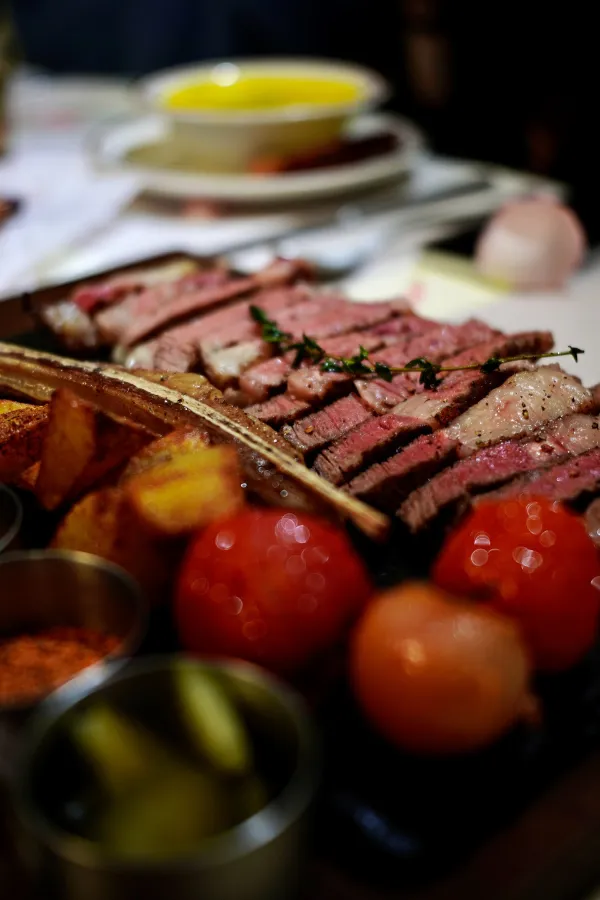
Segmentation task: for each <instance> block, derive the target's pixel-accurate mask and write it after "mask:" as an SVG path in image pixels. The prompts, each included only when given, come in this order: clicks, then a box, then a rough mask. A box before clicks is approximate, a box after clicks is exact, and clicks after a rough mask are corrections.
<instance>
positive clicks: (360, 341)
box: [240, 314, 439, 401]
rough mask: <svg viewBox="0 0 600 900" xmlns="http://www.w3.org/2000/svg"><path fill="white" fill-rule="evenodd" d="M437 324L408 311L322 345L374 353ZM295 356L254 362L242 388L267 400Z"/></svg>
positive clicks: (333, 350) (332, 350)
mask: <svg viewBox="0 0 600 900" xmlns="http://www.w3.org/2000/svg"><path fill="white" fill-rule="evenodd" d="M437 327H439V326H438V324H437V323H436V322H432V321H431V320H429V319H422V318H421V317H420V316H415V315H412V314H410V315H409V314H407V315H402V316H396V317H395V318H389V319H387V320H386V321H384V322H383V323H381V324H379V325H374V326H372V327H370V328H368V329H366V330H365V331H356V332H351V333H350V334H347V335H342V336H341V337H332V338H327V339H325V340H323V341H321V346H322V347H323V349H324V350H325V352H326V353H328V354H330V355H331V356H353V355H354V354H356V353H358V351H359V349H360V347H361V346H363V347H365V349H366V350H368V351H369V353H372V352H374V351H375V350H378V349H379V348H380V347H387V346H390V345H391V344H393V343H396V342H397V341H399V340H401V339H402V338H407V337H411V336H416V335H418V334H424V333H425V332H426V331H430V330H431V329H433V328H437ZM294 356H295V354H294V353H288V354H286V355H285V356H276V357H273V358H272V359H268V360H266V361H265V362H262V363H259V364H258V365H256V366H252V367H251V368H250V369H248V370H247V371H246V372H244V373H243V375H242V376H241V378H240V388H241V389H242V390H243V391H244V392H245V393H246V394H247V395H248V397H249V398H251V399H252V400H255V401H258V400H266V399H267V397H268V396H269V395H270V394H271V393H273V392H274V391H276V390H277V389H278V388H281V387H282V386H283V385H284V384H285V382H286V379H287V378H288V376H289V375H290V374H291V373H292V372H293V368H292V362H293V360H294ZM307 367H308V366H307V365H304V366H303V368H307Z"/></svg>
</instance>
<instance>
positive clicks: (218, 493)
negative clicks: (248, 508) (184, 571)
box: [124, 446, 245, 537]
mask: <svg viewBox="0 0 600 900" xmlns="http://www.w3.org/2000/svg"><path fill="white" fill-rule="evenodd" d="M242 477H243V476H242V472H241V469H240V465H239V461H238V457H237V453H236V452H235V450H234V449H233V447H225V446H221V447H210V448H205V449H201V450H198V449H196V450H183V451H182V452H179V453H178V454H175V455H174V456H173V457H172V458H171V459H170V460H168V461H166V462H158V463H157V464H156V465H154V466H153V467H151V468H149V469H147V470H146V471H145V472H140V473H139V474H138V475H135V476H132V477H131V478H129V480H127V481H126V483H125V486H124V490H125V494H126V496H127V499H128V502H129V504H130V506H131V508H132V509H133V510H134V511H135V514H136V515H137V517H138V518H139V520H140V522H142V523H143V524H144V525H145V526H146V527H147V528H149V529H151V530H152V531H153V532H155V533H156V534H160V535H165V536H172V537H175V536H178V535H180V536H182V535H186V534H190V533H192V532H193V531H196V530H197V529H199V528H204V527H205V526H206V525H208V524H209V522H212V521H214V520H215V519H217V518H223V517H225V516H228V515H231V514H233V513H234V512H236V511H237V510H238V509H240V508H241V507H242V506H243V504H244V499H245V497H244V490H243V488H242V487H241V483H242Z"/></svg>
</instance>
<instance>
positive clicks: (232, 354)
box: [203, 297, 398, 385]
mask: <svg viewBox="0 0 600 900" xmlns="http://www.w3.org/2000/svg"><path fill="white" fill-rule="evenodd" d="M288 312H291V313H293V315H292V316H291V317H290V318H289V319H288V320H284V319H283V318H279V319H278V325H279V327H280V328H281V329H282V330H285V331H286V332H287V333H288V334H289V335H290V336H291V337H292V338H293V339H294V340H301V339H302V336H303V335H304V334H308V335H310V336H311V337H313V338H315V339H316V340H318V341H321V340H322V339H324V338H329V337H333V336H336V335H344V334H345V333H346V332H350V331H353V330H354V329H361V328H367V327H368V326H369V325H373V324H375V323H377V322H379V321H382V320H385V319H386V318H389V317H390V316H393V315H397V312H398V310H397V308H395V307H394V305H393V304H391V303H370V304H358V303H352V302H351V301H348V300H342V299H339V298H337V297H334V298H326V297H323V298H321V299H320V301H316V300H315V301H313V302H312V303H310V304H309V305H308V306H305V307H303V309H302V312H303V313H304V314H303V315H298V313H297V311H296V310H289V311H288ZM357 351H358V346H357ZM272 352H273V344H270V343H267V342H266V341H248V342H246V344H245V346H242V344H237V345H236V346H234V347H228V348H226V349H224V350H218V351H217V352H216V353H209V354H207V353H203V362H204V368H205V370H206V373H207V374H208V376H209V377H211V378H213V379H215V381H216V383H217V384H221V385H222V384H227V383H230V382H231V381H232V380H237V379H238V378H239V376H240V375H241V374H242V372H243V371H244V369H245V368H248V366H250V365H252V363H255V362H257V361H259V360H262V359H265V358H267V357H270V356H271V354H272ZM236 360H237V364H236ZM224 373H227V382H224V380H223V378H224Z"/></svg>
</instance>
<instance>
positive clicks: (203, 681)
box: [71, 663, 269, 860]
mask: <svg viewBox="0 0 600 900" xmlns="http://www.w3.org/2000/svg"><path fill="white" fill-rule="evenodd" d="M174 684H175V688H176V696H177V700H178V704H179V710H180V713H181V715H182V722H183V724H184V726H185V730H186V732H187V735H188V740H189V742H190V749H191V750H192V751H193V752H194V753H195V754H196V755H197V757H198V761H197V763H196V764H194V762H192V761H189V760H188V757H187V755H185V754H184V752H182V754H181V756H180V755H179V753H178V751H177V749H176V748H175V747H171V746H170V745H169V744H168V743H166V742H165V743H163V742H162V741H161V739H160V738H159V737H157V736H155V735H154V734H153V733H152V732H150V731H148V730H147V728H146V727H144V726H142V725H138V724H137V723H136V722H133V721H131V720H130V719H129V718H128V717H127V716H125V715H124V714H122V713H121V712H119V711H118V710H116V709H114V708H113V707H111V706H109V705H108V704H107V703H97V704H96V705H92V706H90V707H89V708H88V709H85V710H83V711H82V712H81V713H80V714H79V715H77V716H76V717H75V718H74V719H73V721H72V723H71V736H72V738H73V740H74V742H75V745H76V747H77V748H78V750H79V752H80V753H81V754H82V756H83V757H84V758H85V759H87V760H88V762H89V763H90V764H91V766H92V769H93V772H94V773H95V778H94V782H95V788H93V790H94V791H97V792H98V803H97V813H96V814H95V815H94V821H93V822H91V823H90V830H89V835H90V837H92V838H93V839H94V840H97V841H98V842H99V843H100V844H101V845H102V847H103V849H104V850H105V851H106V852H107V853H108V854H109V855H110V856H111V857H114V858H117V859H123V860H141V859H150V858H152V859H157V858H170V857H171V858H172V857H177V856H182V855H186V854H192V853H194V851H197V850H198V848H199V845H200V844H201V842H202V841H203V840H205V839H206V838H210V837H212V836H215V835H218V834H220V833H221V832H223V831H226V830H227V829H229V828H232V827H234V826H235V825H237V824H239V823H240V822H242V821H244V820H245V819H247V818H249V817H250V816H253V815H255V813H257V812H259V810H260V809H262V808H263V807H264V806H265V805H266V804H267V803H268V801H269V793H268V790H267V786H266V784H265V783H264V781H263V780H262V779H261V778H260V776H259V775H258V773H256V772H255V771H254V760H253V752H252V744H251V739H250V736H249V734H248V732H247V729H246V726H245V723H244V721H243V719H242V717H241V716H240V715H239V713H238V711H237V709H236V707H235V704H234V703H232V701H231V700H230V699H229V697H228V696H227V692H226V689H225V688H224V687H222V686H221V684H220V682H219V681H218V679H217V678H215V677H214V676H213V675H212V674H211V673H205V672H200V671H198V670H197V669H195V668H194V667H193V666H189V665H186V664H185V663H182V664H180V665H178V666H177V667H176V668H175V670H174ZM86 830H87V829H86Z"/></svg>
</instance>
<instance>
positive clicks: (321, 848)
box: [0, 254, 600, 900]
mask: <svg viewBox="0 0 600 900" xmlns="http://www.w3.org/2000/svg"><path fill="white" fill-rule="evenodd" d="M178 258H179V259H183V258H188V259H189V257H187V256H185V255H183V254H168V255H165V256H161V257H153V258H150V259H146V260H143V261H142V262H141V263H138V264H135V265H133V266H129V267H127V268H128V269H133V268H136V267H138V266H146V265H151V264H153V263H158V262H168V261H174V260H176V259H178ZM117 271H124V269H123V268H119V269H114V270H111V271H110V272H102V273H98V274H97V275H96V276H93V277H92V278H89V279H85V280H86V281H88V282H89V281H93V280H100V279H102V278H105V277H107V276H108V275H112V274H115V273H116V272H117ZM78 283H80V282H79V281H78V282H72V283H70V284H66V285H60V286H55V287H51V288H45V289H43V290H41V291H38V292H36V294H35V298H36V300H42V301H43V300H47V301H51V300H53V299H56V298H58V297H61V296H64V295H65V294H66V293H68V291H69V290H70V289H71V288H72V287H74V286H76V284H78ZM0 338H2V339H8V340H11V339H12V340H14V341H15V342H16V343H23V344H26V345H27V346H32V347H36V348H40V349H50V350H53V349H57V348H56V347H55V346H53V343H52V339H51V338H50V339H48V338H47V336H45V335H42V334H41V333H40V332H39V331H36V329H35V322H34V321H33V319H32V317H31V316H30V314H29V313H28V311H27V304H26V301H25V302H24V301H23V298H21V297H16V298H12V299H10V300H8V301H5V302H3V303H0ZM543 690H544V691H545V692H546V693H547V694H548V696H549V698H550V700H549V709H550V711H551V716H550V719H551V721H550V722H549V723H548V724H547V726H546V727H545V728H544V730H543V732H541V735H540V736H539V737H536V738H535V739H533V740H532V739H531V737H530V736H529V737H527V738H524V737H523V736H517V738H514V739H512V738H511V740H509V741H507V742H505V744H504V745H502V746H500V747H499V748H495V749H494V750H493V751H492V752H490V753H489V754H485V755H478V756H477V757H473V758H472V759H463V760H460V761H458V762H450V763H432V762H418V763H416V762H415V761H414V760H409V759H406V758H404V757H402V755H401V754H399V753H396V752H394V751H392V750H391V748H389V747H385V746H384V745H383V744H382V742H380V741H378V739H377V738H375V737H374V736H373V735H370V734H369V733H368V732H367V730H366V728H365V727H364V725H363V724H362V723H361V722H360V721H358V720H357V718H356V711H355V710H354V709H353V708H352V704H351V703H350V702H349V701H348V698H347V697H340V698H337V697H333V698H330V699H329V701H328V702H327V703H326V705H325V706H324V707H323V706H322V707H320V708H319V709H318V710H317V717H318V721H319V722H320V724H321V727H322V731H323V734H324V747H325V763H326V778H325V789H324V792H323V803H322V806H321V807H320V809H319V811H318V815H317V818H316V823H317V852H316V854H315V858H314V861H313V864H312V865H311V867H310V870H309V872H308V873H307V874H308V883H307V885H306V889H305V897H306V900H577V898H582V897H585V896H586V894H587V893H588V892H590V891H591V890H592V889H593V888H594V886H595V885H596V884H597V883H599V882H600V657H599V658H597V659H591V660H589V661H588V662H587V664H586V665H585V666H584V667H582V668H581V669H580V670H579V671H578V672H576V673H573V675H572V676H569V677H568V678H567V679H566V682H564V683H563V682H561V683H558V684H557V683H551V684H549V685H545V686H543ZM515 741H516V743H515ZM519 741H520V743H519ZM536 742H537V743H536ZM498 811H500V812H499V813H498ZM409 813H410V815H416V817H417V818H418V819H422V820H423V821H422V822H421V833H422V835H425V836H429V837H431V834H434V836H435V840H434V841H433V843H432V846H433V847H434V849H433V850H432V849H431V847H430V848H428V847H427V846H425V849H424V850H423V847H419V845H418V840H417V841H416V839H415V838H414V834H415V831H414V829H413V828H412V823H411V821H410V815H409V820H408V824H407V819H406V816H407V815H408V814H409ZM438 824H440V827H437V825H438ZM433 826H436V827H433ZM418 830H419V829H417V832H418ZM444 834H446V835H447V838H446V841H445V840H444ZM411 835H412V837H411ZM4 837H5V835H4V834H0V841H1V849H0V883H1V884H2V887H3V889H4V891H3V896H4V893H6V896H7V897H8V896H14V897H19V898H24V897H25V896H26V893H25V891H26V885H25V882H24V881H23V873H22V872H21V871H20V870H19V867H18V866H17V865H16V862H15V857H14V854H12V853H11V851H10V843H9V841H8V840H4ZM411 840H412V842H413V844H412V850H411ZM403 841H404V844H403V843H402V842H403ZM426 843H427V842H426V841H425V845H426ZM383 847H385V848H387V850H388V851H389V850H390V849H391V850H393V851H394V852H393V853H392V852H383V851H382V848H383ZM402 848H404V851H403V852H399V851H400V850H402ZM415 848H416V849H415ZM455 848H456V849H455ZM411 853H412V855H411ZM11 888H12V890H11ZM36 900H37V898H36ZM175 900H176V898H175Z"/></svg>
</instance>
